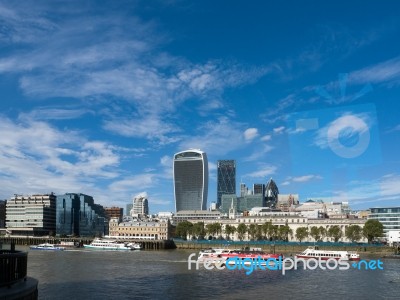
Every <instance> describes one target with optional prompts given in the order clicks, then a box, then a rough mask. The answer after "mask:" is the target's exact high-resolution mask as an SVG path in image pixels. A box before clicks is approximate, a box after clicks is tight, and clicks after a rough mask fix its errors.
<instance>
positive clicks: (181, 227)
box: [175, 221, 193, 240]
mask: <svg viewBox="0 0 400 300" xmlns="http://www.w3.org/2000/svg"><path fill="white" fill-rule="evenodd" d="M192 229H193V224H192V223H190V222H188V221H182V222H180V223H178V225H177V226H176V231H175V233H176V235H177V236H179V237H181V238H182V239H184V240H186V239H187V236H188V235H189V234H192Z"/></svg>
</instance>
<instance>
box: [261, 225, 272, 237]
mask: <svg viewBox="0 0 400 300" xmlns="http://www.w3.org/2000/svg"><path fill="white" fill-rule="evenodd" d="M261 226H262V233H263V234H264V236H265V238H266V239H269V238H270V235H269V234H270V232H271V230H270V228H271V226H272V223H271V222H265V223H264V224H262V225H261Z"/></svg>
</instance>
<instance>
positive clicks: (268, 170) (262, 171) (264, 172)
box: [244, 165, 277, 179]
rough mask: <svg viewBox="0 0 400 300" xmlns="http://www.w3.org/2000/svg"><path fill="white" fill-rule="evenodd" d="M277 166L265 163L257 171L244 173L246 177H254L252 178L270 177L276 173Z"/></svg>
mask: <svg viewBox="0 0 400 300" xmlns="http://www.w3.org/2000/svg"><path fill="white" fill-rule="evenodd" d="M276 169H277V168H276V167H275V166H271V165H264V166H261V167H260V168H259V169H258V170H257V171H254V172H251V173H248V174H246V175H244V177H252V178H263V179H264V178H265V177H270V176H271V175H273V174H275V172H276Z"/></svg>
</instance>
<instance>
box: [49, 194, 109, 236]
mask: <svg viewBox="0 0 400 300" xmlns="http://www.w3.org/2000/svg"><path fill="white" fill-rule="evenodd" d="M56 224H57V229H56V233H57V235H58V236H63V235H67V236H69V235H71V236H91V237H92V236H103V235H106V234H108V220H107V218H106V214H105V210H104V208H103V206H101V205H99V204H95V203H94V200H93V197H92V196H88V195H85V194H75V193H67V194H64V195H59V196H57V221H56Z"/></svg>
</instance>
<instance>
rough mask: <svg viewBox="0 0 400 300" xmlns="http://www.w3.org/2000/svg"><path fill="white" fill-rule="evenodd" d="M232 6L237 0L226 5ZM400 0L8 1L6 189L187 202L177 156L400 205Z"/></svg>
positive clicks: (158, 206)
mask: <svg viewBox="0 0 400 300" xmlns="http://www.w3.org/2000/svg"><path fill="white" fill-rule="evenodd" d="M227 3H229V5H228V4H227ZM399 11H400V4H399V3H398V1H384V2H378V1H367V2H364V1H351V2H348V1H282V2H279V3H272V1H229V2H227V1H196V2H195V1H0V90H1V101H0V135H1V138H0V199H8V198H10V197H11V196H12V195H13V194H33V193H48V192H55V193H57V194H61V193H65V192H77V193H85V194H88V195H92V196H93V197H94V198H95V201H96V202H97V203H100V204H102V205H104V206H113V205H116V206H121V207H124V208H125V206H126V204H128V203H131V202H132V197H133V196H134V195H136V194H138V193H142V192H146V193H147V194H148V198H149V206H150V211H151V212H152V213H155V212H158V211H173V210H174V200H173V184H172V156H173V154H174V153H176V152H179V151H182V150H186V149H188V148H199V149H201V150H203V151H205V152H206V153H207V154H208V158H209V169H210V181H209V197H208V202H209V203H210V202H211V201H215V200H216V162H217V160H218V159H235V160H236V162H237V186H238V187H239V183H240V181H242V182H243V183H246V184H247V185H248V186H251V185H252V184H253V183H266V182H267V180H268V179H269V178H271V177H272V178H273V179H274V180H275V181H276V183H277V185H278V187H279V189H280V192H281V193H285V194H286V193H295V194H299V195H300V200H301V201H305V200H307V199H309V198H313V199H325V200H326V201H349V203H350V205H351V207H352V208H354V209H364V208H369V207H373V206H389V205H397V206H398V205H399V203H400V202H399V199H400V168H399V166H400V161H399V142H400V117H399V111H400V104H399V100H400V99H399V95H400V43H399V42H398V37H399V36H400V18H399V14H400V13H399Z"/></svg>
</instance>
